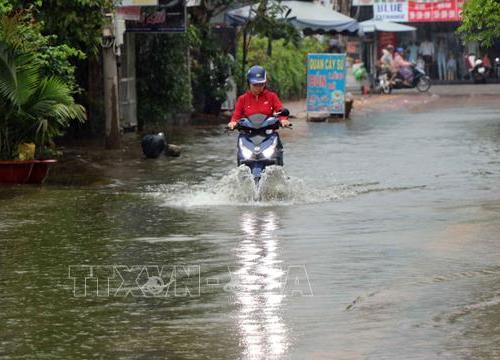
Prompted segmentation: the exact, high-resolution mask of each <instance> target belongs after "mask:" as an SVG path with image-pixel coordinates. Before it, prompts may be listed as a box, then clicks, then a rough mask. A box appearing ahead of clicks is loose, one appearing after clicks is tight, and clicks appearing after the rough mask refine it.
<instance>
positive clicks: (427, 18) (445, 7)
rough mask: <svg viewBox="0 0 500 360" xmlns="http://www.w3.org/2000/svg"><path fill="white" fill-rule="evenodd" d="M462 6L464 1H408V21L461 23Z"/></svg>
mask: <svg viewBox="0 0 500 360" xmlns="http://www.w3.org/2000/svg"><path fill="white" fill-rule="evenodd" d="M463 6H464V0H441V1H439V2H421V1H414V0H410V1H409V3H408V21H409V22H446V21H461V20H462V10H463Z"/></svg>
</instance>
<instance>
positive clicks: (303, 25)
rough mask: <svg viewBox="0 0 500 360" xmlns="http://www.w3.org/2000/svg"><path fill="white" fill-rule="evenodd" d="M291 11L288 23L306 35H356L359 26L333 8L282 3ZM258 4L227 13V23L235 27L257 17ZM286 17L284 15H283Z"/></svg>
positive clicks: (306, 3)
mask: <svg viewBox="0 0 500 360" xmlns="http://www.w3.org/2000/svg"><path fill="white" fill-rule="evenodd" d="M280 4H281V5H284V6H286V7H287V8H288V9H290V13H289V14H288V17H287V19H288V21H289V22H290V23H291V24H292V25H293V26H294V27H295V28H297V29H299V30H302V31H303V32H304V33H305V34H323V33H346V34H347V33H355V32H357V31H358V29H359V24H358V22H357V21H356V20H354V19H353V18H350V17H349V16H346V15H343V14H341V13H338V12H336V11H334V10H333V9H332V8H331V7H327V6H323V5H321V4H317V3H311V2H303V1H282V2H280ZM257 6H258V5H256V4H254V5H247V6H243V7H241V8H238V9H234V10H230V11H228V12H226V22H227V23H229V24H230V25H233V26H238V25H243V24H245V23H246V22H247V21H248V20H249V19H252V18H253V17H254V16H255V10H256V9H257ZM283 17H284V15H283Z"/></svg>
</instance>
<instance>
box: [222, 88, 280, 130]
mask: <svg viewBox="0 0 500 360" xmlns="http://www.w3.org/2000/svg"><path fill="white" fill-rule="evenodd" d="M282 108H283V104H282V103H281V101H280V99H279V98H278V95H277V94H276V93H275V92H272V91H271V90H268V89H264V91H262V93H261V94H260V95H254V94H252V93H251V92H250V91H247V92H246V93H244V94H243V95H241V96H240V97H239V98H238V100H237V101H236V105H235V107H234V113H233V116H232V117H231V122H234V123H236V122H238V121H239V120H240V119H241V118H244V117H249V116H250V115H254V114H264V115H267V116H272V115H273V113H275V112H277V111H279V110H281V109H282ZM283 119H286V117H284V116H283V117H281V116H280V120H283Z"/></svg>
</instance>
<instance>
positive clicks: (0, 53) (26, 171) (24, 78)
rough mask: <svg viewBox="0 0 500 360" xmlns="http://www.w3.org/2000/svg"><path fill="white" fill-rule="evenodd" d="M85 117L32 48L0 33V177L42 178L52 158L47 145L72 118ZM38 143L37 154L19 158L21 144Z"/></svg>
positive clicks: (5, 180) (20, 180) (9, 179)
mask: <svg viewBox="0 0 500 360" xmlns="http://www.w3.org/2000/svg"><path fill="white" fill-rule="evenodd" d="M72 120H78V121H84V120H85V110H84V108H83V107H82V106H81V105H78V104H75V102H74V99H73V97H72V91H71V89H70V88H69V87H68V86H66V84H64V83H63V82H62V80H60V79H58V78H56V77H47V76H43V75H42V71H41V65H40V62H39V61H38V60H37V58H36V56H35V54H32V53H25V52H23V51H21V50H20V49H19V48H16V46H13V44H11V43H9V42H8V41H5V39H0V183H41V182H43V180H44V179H45V177H46V175H47V170H48V167H49V165H51V164H53V163H54V162H55V160H53V159H47V158H45V156H44V155H46V154H47V152H46V145H47V144H48V143H49V142H50V141H51V140H52V138H53V137H54V136H57V135H60V134H62V133H63V131H64V130H65V129H66V128H67V127H68V126H69V124H70V121H72ZM27 143H34V144H35V145H36V157H37V159H24V160H20V159H19V149H20V146H21V147H22V144H27Z"/></svg>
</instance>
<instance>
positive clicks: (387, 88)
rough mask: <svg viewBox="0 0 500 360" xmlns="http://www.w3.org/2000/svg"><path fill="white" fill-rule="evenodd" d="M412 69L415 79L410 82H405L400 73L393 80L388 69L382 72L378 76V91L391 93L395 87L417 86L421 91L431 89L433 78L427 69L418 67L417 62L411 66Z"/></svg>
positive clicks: (407, 87)
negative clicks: (426, 72)
mask: <svg viewBox="0 0 500 360" xmlns="http://www.w3.org/2000/svg"><path fill="white" fill-rule="evenodd" d="M411 70H412V72H413V80H412V82H411V83H410V84H405V83H404V81H403V79H402V78H401V77H400V75H399V74H398V76H396V79H394V80H393V81H391V79H390V74H389V73H388V72H387V71H386V72H381V73H380V75H379V76H378V84H377V88H378V91H379V92H380V93H384V94H390V93H391V92H392V90H393V89H414V88H416V89H417V90H418V91H420V92H426V91H429V89H430V88H431V78H430V77H429V76H427V75H426V74H425V71H423V70H422V69H420V68H418V67H417V66H416V65H415V64H413V65H412V66H411Z"/></svg>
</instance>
